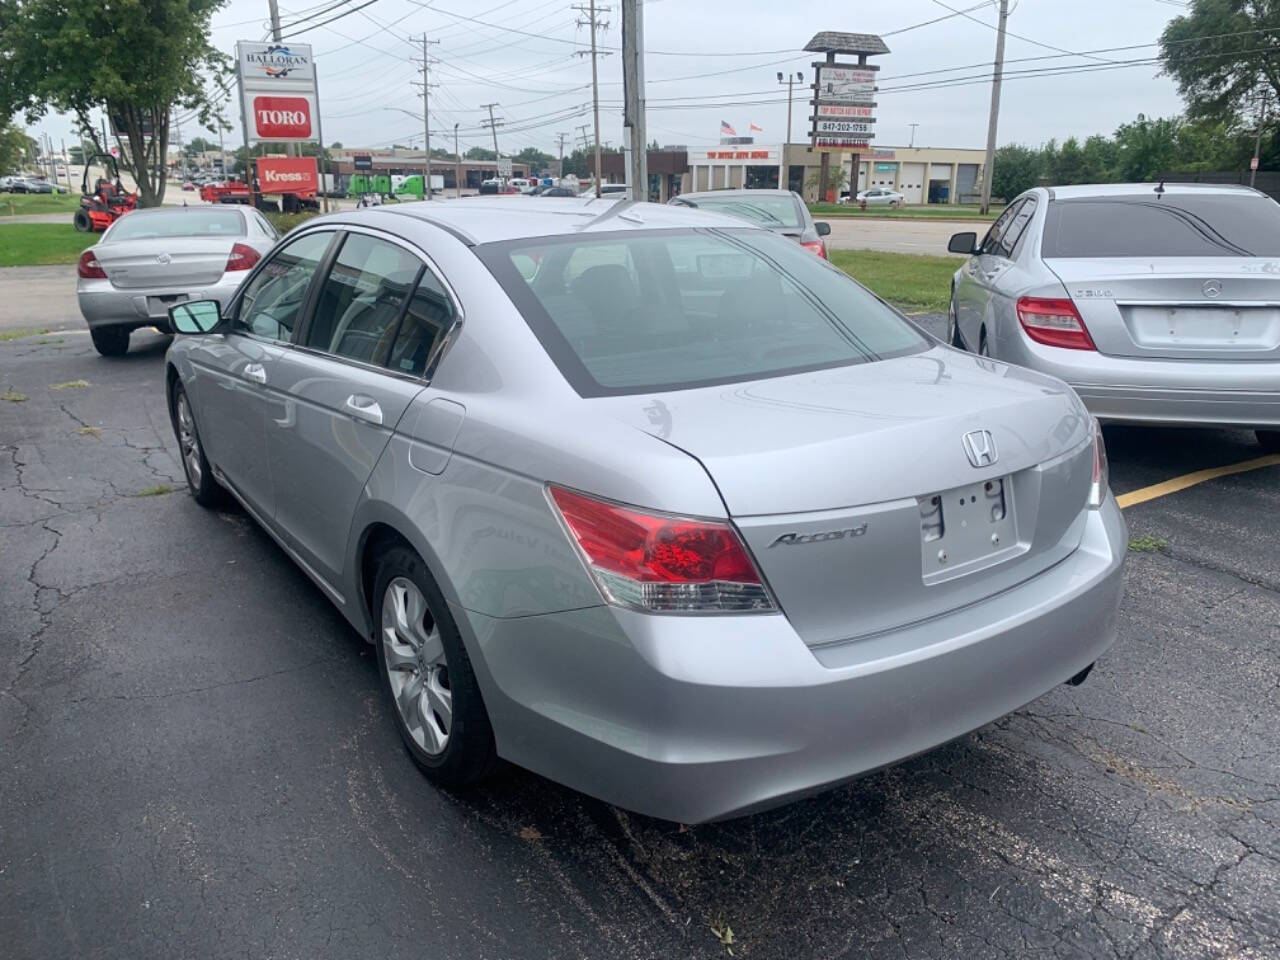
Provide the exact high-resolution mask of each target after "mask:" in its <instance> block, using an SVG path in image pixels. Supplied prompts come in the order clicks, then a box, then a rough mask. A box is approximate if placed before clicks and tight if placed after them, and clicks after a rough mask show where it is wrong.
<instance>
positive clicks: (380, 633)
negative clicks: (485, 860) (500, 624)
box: [372, 546, 497, 787]
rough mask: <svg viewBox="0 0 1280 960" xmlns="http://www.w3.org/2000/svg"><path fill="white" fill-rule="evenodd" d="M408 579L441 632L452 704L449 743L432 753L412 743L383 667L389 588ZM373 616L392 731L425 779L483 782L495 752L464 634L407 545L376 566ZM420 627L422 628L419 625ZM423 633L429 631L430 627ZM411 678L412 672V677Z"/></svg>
mask: <svg viewBox="0 0 1280 960" xmlns="http://www.w3.org/2000/svg"><path fill="white" fill-rule="evenodd" d="M397 579H404V580H409V581H411V582H412V583H413V584H414V586H416V587H417V588H418V590H419V591H420V592H421V595H422V598H423V600H425V603H426V610H425V614H424V623H425V624H427V625H430V624H434V626H435V627H436V628H437V629H438V631H439V636H440V640H441V642H442V644H443V648H444V658H445V661H444V667H445V669H446V671H447V689H448V691H449V693H450V695H451V700H452V720H451V724H450V727H449V730H448V742H447V743H446V744H445V746H444V748H443V750H442V751H441V752H440V753H435V754H433V753H431V752H429V751H427V750H425V749H424V748H423V747H422V746H420V745H419V744H418V743H417V741H416V740H415V739H414V736H413V733H412V731H411V730H410V727H409V725H408V724H407V723H406V721H405V718H404V716H403V715H402V713H401V711H400V707H399V705H398V703H397V700H396V694H395V691H394V689H393V687H392V680H391V674H390V672H389V670H388V669H387V646H388V644H387V642H386V640H385V636H386V635H385V633H384V629H385V628H386V626H387V625H386V624H384V623H383V619H384V616H383V614H384V611H385V609H386V607H387V603H386V602H385V601H386V598H387V591H388V588H389V587H390V586H391V585H392V583H393V581H396V580H397ZM372 599H373V615H374V625H375V627H376V632H375V633H374V644H375V646H376V647H377V648H378V673H379V675H380V676H381V677H382V686H383V689H384V690H385V691H386V693H387V696H388V698H389V705H390V707H391V713H392V716H393V717H394V719H395V724H396V729H397V730H399V731H400V739H401V740H402V741H404V745H405V749H407V750H408V751H409V755H410V756H411V757H412V758H413V762H414V763H416V764H417V765H418V768H419V769H420V770H422V772H423V773H424V774H426V776H427V778H428V779H430V780H432V781H434V782H436V783H438V784H441V785H442V786H448V787H462V786H467V785H469V784H473V783H476V782H478V781H479V780H482V779H483V778H484V777H486V776H487V775H489V774H490V773H491V772H492V771H493V769H494V767H495V766H496V764H497V753H496V752H495V750H494V743H493V727H492V726H491V725H490V723H489V714H488V713H487V712H486V710H485V707H484V700H483V699H482V698H481V696H480V687H479V685H478V684H477V683H476V676H475V671H474V670H472V668H471V660H470V659H469V658H468V657H467V651H466V648H465V647H464V646H463V643H462V636H461V635H460V634H459V633H458V626H457V624H456V623H454V620H453V616H452V615H451V614H450V613H449V607H448V605H447V604H446V603H445V601H444V597H443V596H442V595H441V593H440V589H439V588H438V587H437V586H436V584H435V581H434V580H433V579H432V578H431V575H430V574H429V573H428V572H427V568H426V564H424V563H423V562H422V558H420V557H419V556H418V555H417V554H416V553H414V552H413V551H412V550H410V549H409V548H408V547H403V546H397V547H392V548H391V549H390V550H388V551H387V552H386V553H384V554H383V555H382V558H381V559H380V560H379V562H378V575H377V577H375V578H374V588H373V598H372ZM420 626H422V624H420ZM425 629H427V630H428V632H430V630H429V627H426V628H425ZM411 675H412V674H411Z"/></svg>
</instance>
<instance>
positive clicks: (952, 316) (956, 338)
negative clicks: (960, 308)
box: [947, 288, 965, 350]
mask: <svg viewBox="0 0 1280 960" xmlns="http://www.w3.org/2000/svg"><path fill="white" fill-rule="evenodd" d="M947 326H948V327H950V328H951V336H950V337H949V338H948V339H949V340H950V341H951V346H953V347H955V348H956V349H957V350H963V349H964V348H965V347H964V338H963V337H961V336H960V321H959V320H958V319H957V318H956V291H955V289H954V288H953V289H952V291H951V302H950V303H949V304H948V305H947Z"/></svg>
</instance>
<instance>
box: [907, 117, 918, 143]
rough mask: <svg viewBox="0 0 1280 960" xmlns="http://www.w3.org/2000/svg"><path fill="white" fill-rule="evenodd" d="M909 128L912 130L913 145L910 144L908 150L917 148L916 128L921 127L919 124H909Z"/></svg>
mask: <svg viewBox="0 0 1280 960" xmlns="http://www.w3.org/2000/svg"><path fill="white" fill-rule="evenodd" d="M907 126H908V127H910V128H911V143H910V145H909V147H908V149H910V148H913V147H915V145H916V127H918V126H920V124H918V123H908V124H907Z"/></svg>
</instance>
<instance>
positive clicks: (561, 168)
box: [556, 131, 569, 180]
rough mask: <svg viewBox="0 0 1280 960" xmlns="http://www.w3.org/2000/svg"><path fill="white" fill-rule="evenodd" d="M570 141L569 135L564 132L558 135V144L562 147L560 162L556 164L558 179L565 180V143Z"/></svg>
mask: <svg viewBox="0 0 1280 960" xmlns="http://www.w3.org/2000/svg"><path fill="white" fill-rule="evenodd" d="M568 139H569V134H567V133H564V132H563V131H562V132H560V133H557V134H556V143H557V144H558V145H559V147H560V161H559V163H557V164H556V179H557V180H562V179H564V142H565V141H566V140H568Z"/></svg>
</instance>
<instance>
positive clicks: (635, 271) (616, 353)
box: [476, 230, 929, 397]
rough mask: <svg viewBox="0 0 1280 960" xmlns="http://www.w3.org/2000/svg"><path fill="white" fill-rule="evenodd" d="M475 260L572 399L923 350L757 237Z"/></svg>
mask: <svg viewBox="0 0 1280 960" xmlns="http://www.w3.org/2000/svg"><path fill="white" fill-rule="evenodd" d="M476 252H477V253H478V254H479V256H480V258H481V259H482V260H483V261H484V263H485V264H486V266H488V267H489V269H490V270H491V271H492V272H493V274H494V276H495V277H497V279H498V281H499V282H500V283H501V284H502V286H503V287H504V288H505V289H506V291H507V293H508V295H509V296H510V297H511V299H512V301H513V302H514V303H515V304H516V306H517V307H519V308H520V311H521V313H522V314H523V315H524V317H525V319H526V320H527V321H528V323H529V326H530V327H531V328H532V329H533V332H534V333H535V334H536V335H537V337H538V339H539V340H540V341H541V343H542V345H543V347H544V348H545V349H546V351H547V353H548V354H549V355H550V356H551V358H552V360H554V361H555V363H556V365H557V366H558V367H559V368H560V371H561V373H563V374H564V376H565V378H566V379H567V380H568V381H569V383H570V384H571V385H572V386H573V388H574V389H575V390H576V391H577V392H578V393H579V394H580V395H582V396H584V397H586V396H609V395H618V394H630V393H648V392H651V391H665V390H681V389H687V388H690V387H700V386H710V385H712V384H718V383H732V382H735V381H740V380H756V379H762V378H765V377H776V376H783V375H785V374H790V373H799V372H801V371H805V370H818V369H823V368H826V367H836V366H844V365H848V364H855V363H867V362H870V361H874V360H883V359H888V358H890V357H897V356H903V355H905V354H908V353H915V352H917V351H920V350H923V349H925V348H927V347H928V345H929V344H928V342H927V341H926V340H925V338H924V337H923V336H921V335H920V333H918V332H917V331H916V330H915V328H914V327H912V326H911V324H909V323H908V322H907V321H905V320H903V319H902V318H901V317H900V316H898V315H897V314H896V313H894V312H893V311H892V310H891V309H889V308H888V307H886V306H885V305H884V304H882V303H881V302H880V301H878V300H877V299H876V298H875V297H873V296H872V295H871V294H869V293H868V292H867V291H865V290H864V289H862V287H860V286H858V285H857V284H856V283H854V282H853V281H852V280H850V279H849V278H848V277H847V276H846V275H845V274H844V273H842V272H841V271H840V270H837V269H836V268H834V267H832V266H830V265H829V264H827V263H826V262H825V261H823V260H822V259H820V258H819V257H816V256H814V254H812V253H810V252H809V251H808V250H805V249H803V248H802V247H801V246H800V245H799V244H798V243H795V242H793V241H791V240H787V239H786V238H784V237H780V236H778V235H777V234H773V233H768V232H765V231H756V230H741V231H738V230H662V231H656V230H655V231H649V232H645V233H614V234H602V235H596V236H592V237H582V236H572V237H552V238H541V239H538V240H533V241H530V240H515V241H507V242H503V243H495V244H488V245H485V246H481V247H478V248H476Z"/></svg>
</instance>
